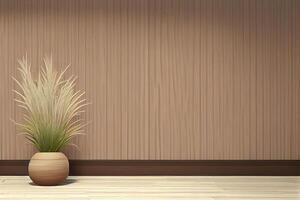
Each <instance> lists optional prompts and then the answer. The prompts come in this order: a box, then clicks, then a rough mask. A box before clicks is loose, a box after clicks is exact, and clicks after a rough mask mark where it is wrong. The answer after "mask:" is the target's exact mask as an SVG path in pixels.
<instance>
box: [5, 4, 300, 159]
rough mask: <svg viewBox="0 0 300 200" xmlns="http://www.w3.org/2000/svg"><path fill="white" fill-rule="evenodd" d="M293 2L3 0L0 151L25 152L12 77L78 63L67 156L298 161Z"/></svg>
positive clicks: (299, 104) (23, 155) (297, 39)
mask: <svg viewBox="0 0 300 200" xmlns="http://www.w3.org/2000/svg"><path fill="white" fill-rule="evenodd" d="M299 13H300V3H299V1H298V0H253V1H252V0H226V1H225V0H75V1H73V0H64V1H61V0H53V1H50V0H28V1H22V0H11V1H8V0H0V42H1V46H0V63H1V65H0V69H1V74H0V95H1V97H0V104H1V105H0V109H1V113H0V126H1V127H0V136H1V137H0V145H1V146H0V151H1V152H0V159H28V158H30V157H31V155H32V154H33V153H34V149H33V147H32V146H31V145H29V144H27V143H25V139H24V138H23V137H21V136H18V135H17V134H16V132H17V131H16V127H15V126H14V124H13V123H12V122H10V118H12V119H16V120H21V119H22V110H21V109H20V108H18V107H17V106H16V104H15V103H14V102H13V99H14V94H13V93H12V89H13V88H16V84H15V83H14V82H13V81H12V79H11V78H10V77H11V76H17V77H18V74H17V59H19V58H21V57H22V56H23V55H25V54H27V56H28V58H29V60H30V62H31V64H32V67H33V72H34V73H35V74H36V73H37V69H38V66H40V65H41V64H42V57H43V56H44V55H52V57H53V59H54V63H55V65H56V67H57V69H62V68H63V66H66V65H67V64H71V68H70V71H69V72H68V74H69V75H70V74H75V75H78V85H77V89H81V90H85V91H86V98H87V99H88V100H89V101H90V102H91V105H90V106H89V107H88V108H87V112H86V113H85V114H84V116H83V117H84V118H85V119H86V121H87V122H89V125H88V126H87V128H86V133H87V134H86V136H84V137H80V138H76V139H75V140H74V143H75V144H77V145H78V147H79V148H78V149H76V148H73V147H70V148H68V149H66V150H65V152H66V153H67V154H68V156H69V157H70V158H71V159H116V160H128V159H146V160H147V159H153V160H161V159H163V160H176V159H179V160H180V159H183V160H195V159H199V160H201V159H208V160H210V159H221V160H222V159H242V160H243V159H272V160H273V159H299V158H300V148H299V142H300V127H299V124H300V121H299V120H300V91H299V90H300V86H299V85H300V56H299V55H300V21H299V19H300V14H299Z"/></svg>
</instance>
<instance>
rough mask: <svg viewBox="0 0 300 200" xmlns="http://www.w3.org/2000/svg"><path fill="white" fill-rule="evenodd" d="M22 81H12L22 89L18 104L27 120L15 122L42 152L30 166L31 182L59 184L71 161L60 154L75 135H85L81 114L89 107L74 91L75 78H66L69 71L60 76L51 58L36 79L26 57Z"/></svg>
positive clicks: (23, 63) (22, 68)
mask: <svg viewBox="0 0 300 200" xmlns="http://www.w3.org/2000/svg"><path fill="white" fill-rule="evenodd" d="M19 65H20V67H19V68H18V69H19V72H20V74H21V80H20V81H19V80H17V79H16V78H13V79H14V80H15V82H16V83H17V85H18V86H19V90H14V92H15V93H16V94H17V96H18V97H17V98H16V99H15V101H16V102H17V103H18V106H20V107H21V108H23V109H24V111H25V114H24V121H23V122H21V123H19V122H16V124H17V125H18V127H19V128H20V132H21V134H24V136H25V137H26V139H27V140H29V142H30V143H32V144H33V145H34V146H35V148H36V149H37V150H38V151H39V152H38V153H36V154H34V155H33V157H32V158H31V160H30V163H29V166H28V172H29V176H30V178H31V180H32V181H33V182H34V183H35V184H38V185H58V184H61V183H63V182H64V181H65V180H66V178H67V177H68V174H69V162H68V159H67V157H66V156H65V155H64V154H63V153H61V151H62V150H63V148H64V147H66V146H67V145H75V144H72V143H71V139H72V138H73V137H74V136H77V135H81V134H83V127H84V126H85V124H84V123H83V120H82V118H81V113H82V112H84V108H85V106H86V105H87V103H86V99H83V95H84V92H82V91H75V88H74V87H75V82H76V77H74V76H71V77H69V78H68V79H65V78H64V75H65V72H66V71H67V69H68V68H69V66H68V67H66V69H65V70H63V71H62V72H60V73H58V72H57V71H55V70H54V69H53V63H52V58H47V57H46V58H45V59H44V66H43V67H41V69H40V71H39V73H38V77H37V79H34V78H33V76H32V73H31V70H30V64H29V63H28V60H27V58H23V59H22V60H20V61H19ZM75 146H76V145H75Z"/></svg>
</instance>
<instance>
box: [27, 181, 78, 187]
mask: <svg viewBox="0 0 300 200" xmlns="http://www.w3.org/2000/svg"><path fill="white" fill-rule="evenodd" d="M76 182H77V180H76V179H67V180H66V181H64V182H62V183H61V184H59V185H53V186H63V185H70V184H73V183H76ZM29 185H32V186H40V185H37V184H35V183H34V182H30V183H29ZM53 186H52V187H53ZM47 187H51V186H47Z"/></svg>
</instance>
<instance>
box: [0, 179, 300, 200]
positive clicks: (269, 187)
mask: <svg viewBox="0 0 300 200" xmlns="http://www.w3.org/2000/svg"><path fill="white" fill-rule="evenodd" d="M0 199H1V200H2V199H5V200H9V199H39V200H41V199H42V200H47V199H75V200H78V199H202V200H237V199H243V200H250V199H251V200H253V199H254V200H258V199H260V200H265V199H268V200H271V199H277V200H279V199H281V200H296V199H300V177H207V176H206V177H205V176H204V177H199V176H194V177H174V176H173V177H164V176H160V177H150V176H148V177H129V176H127V177H124V176H123V177H117V176H114V177H111V176H110V177H107V176H106V177H86V176H85V177H84V176H81V177H69V180H68V182H67V184H65V185H61V186H52V187H41V186H36V185H33V184H32V183H31V181H30V179H29V178H28V177H17V176H0Z"/></svg>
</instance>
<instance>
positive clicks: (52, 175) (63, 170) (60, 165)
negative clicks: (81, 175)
mask: <svg viewBox="0 0 300 200" xmlns="http://www.w3.org/2000/svg"><path fill="white" fill-rule="evenodd" d="M28 172H29V177H30V179H31V180H32V181H33V182H34V183H35V184H37V185H58V184H60V183H62V182H64V181H65V180H66V178H67V177H68V175H69V161H68V158H67V157H66V156H65V154H63V153H61V152H41V153H36V154H34V155H33V156H32V158H31V160H30V162H29V166H28Z"/></svg>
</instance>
